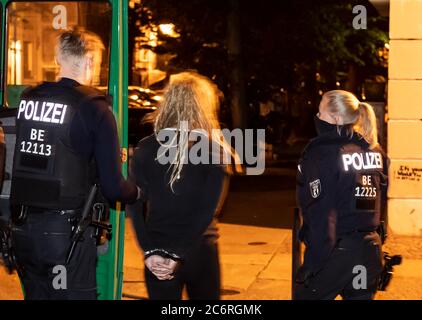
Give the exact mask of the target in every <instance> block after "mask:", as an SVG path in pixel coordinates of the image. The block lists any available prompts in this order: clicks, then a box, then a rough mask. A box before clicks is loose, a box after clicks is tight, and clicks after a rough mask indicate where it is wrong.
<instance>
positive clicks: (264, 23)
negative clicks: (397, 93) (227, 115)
mask: <svg viewBox="0 0 422 320" xmlns="http://www.w3.org/2000/svg"><path fill="white" fill-rule="evenodd" d="M357 4H364V5H365V6H366V7H367V9H368V29H366V30H355V29H353V27H352V21H353V18H354V14H353V11H352V9H353V7H354V6H355V5H357ZM233 5H234V6H237V7H235V8H236V11H235V12H234V11H233V10H231V8H232V6H233ZM131 11H132V13H131V17H132V19H131V20H130V32H131V34H130V37H133V38H135V37H138V38H139V37H142V35H143V33H144V32H145V30H147V29H148V28H150V29H151V28H157V26H158V25H159V24H162V23H170V22H171V23H173V24H174V25H175V26H176V31H177V33H179V34H180V37H178V38H170V37H166V36H165V35H163V34H160V35H159V36H160V37H159V44H158V46H157V47H155V48H152V49H153V50H154V51H155V52H157V53H172V54H173V56H172V59H171V60H170V61H169V65H168V71H169V72H170V73H174V72H178V71H180V70H185V69H195V70H197V71H198V72H200V73H202V74H204V75H206V76H208V77H210V78H211V79H212V80H213V81H215V82H216V83H217V85H218V86H219V88H220V89H221V90H222V91H223V92H224V94H225V96H226V100H229V101H237V102H236V103H234V104H233V103H232V104H231V105H232V106H233V105H234V106H235V108H238V109H232V111H233V110H234V111H235V112H231V114H232V115H235V116H236V118H237V119H234V121H233V122H234V123H235V124H236V125H239V123H242V121H243V120H242V118H244V117H245V114H246V111H247V110H248V109H249V106H251V105H253V103H254V102H258V101H265V100H266V99H268V98H269V97H271V94H272V92H273V91H274V90H279V89H280V88H284V89H285V90H286V91H287V92H289V96H290V105H292V106H293V105H295V104H305V105H307V106H309V108H308V107H305V108H302V109H303V110H304V112H305V113H309V111H310V110H311V109H312V108H313V109H315V107H316V105H317V100H318V99H319V91H320V90H322V91H324V90H327V89H333V88H336V87H338V85H337V84H338V83H340V87H343V88H346V87H347V88H348V89H349V90H352V91H354V92H355V93H359V87H360V84H361V83H362V82H363V80H364V79H365V78H367V77H368V76H370V75H374V74H382V75H386V68H385V65H383V64H382V61H380V58H379V55H378V51H379V50H380V49H381V48H384V45H385V43H386V42H387V41H388V33H387V32H388V20H387V19H385V18H381V17H379V16H378V14H377V12H376V10H375V9H374V8H373V7H372V5H371V4H370V3H369V2H368V1H366V0H365V1H362V0H359V1H358V0H344V1H337V0H284V1H280V0H260V1H255V2H245V1H239V0H230V1H226V0H212V1H210V0H177V1H175V0H142V2H141V4H139V5H137V6H136V7H135V8H134V9H132V10H131ZM143 30H144V31H143ZM236 79H237V80H238V81H240V82H239V83H236V81H237V80H236ZM242 79H243V80H242ZM243 81H244V82H245V87H244V88H245V89H242V88H243V87H242V82H243ZM295 101H296V102H295ZM236 104H237V107H236ZM227 105H230V104H227ZM255 105H256V103H255ZM240 106H241V108H239V107H240ZM225 110H226V111H228V110H230V109H229V108H227V106H226V109H225ZM237 110H241V111H242V114H240V115H239V114H236V111H237Z"/></svg>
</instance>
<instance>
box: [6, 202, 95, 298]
mask: <svg viewBox="0 0 422 320" xmlns="http://www.w3.org/2000/svg"><path fill="white" fill-rule="evenodd" d="M73 218H74V217H73V216H71V215H70V214H69V213H64V214H59V213H58V212H53V211H45V212H43V213H33V212H31V209H28V214H27V218H26V219H25V221H23V223H19V224H15V225H14V227H13V231H12V239H13V245H14V250H15V256H16V261H17V264H18V266H19V270H18V273H19V277H20V280H21V282H22V284H23V288H24V294H25V299H27V300H40V299H42V300H47V299H48V300H50V299H52V300H94V299H96V298H97V290H96V259H97V249H96V243H95V239H93V238H92V237H91V235H92V232H93V230H92V228H88V229H87V230H86V232H85V234H84V237H83V241H81V242H78V244H77V245H76V248H75V251H74V254H73V256H72V259H71V260H70V262H69V264H68V265H66V264H65V262H66V257H67V253H68V250H69V248H70V245H71V234H72V223H71V219H73Z"/></svg>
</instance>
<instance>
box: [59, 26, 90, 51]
mask: <svg viewBox="0 0 422 320" xmlns="http://www.w3.org/2000/svg"><path fill="white" fill-rule="evenodd" d="M89 45H90V41H88V39H87V37H86V35H85V33H84V32H82V31H79V30H76V29H73V30H67V31H64V32H62V33H61V34H60V35H59V37H58V41H57V50H58V52H59V53H60V54H61V55H63V56H64V57H66V58H67V57H73V58H83V57H84V56H85V55H86V54H87V53H88V52H89V51H90V50H89V49H90V48H89Z"/></svg>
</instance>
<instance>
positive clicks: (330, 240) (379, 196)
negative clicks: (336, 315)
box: [294, 117, 387, 299]
mask: <svg viewBox="0 0 422 320" xmlns="http://www.w3.org/2000/svg"><path fill="white" fill-rule="evenodd" d="M315 122H316V127H317V131H318V137H316V138H315V139H313V140H312V141H311V142H310V143H309V145H308V146H307V147H306V148H305V150H304V152H303V154H302V158H301V160H300V163H299V166H298V175H297V200H298V203H299V206H300V208H301V210H302V215H303V223H304V224H303V227H302V229H301V233H300V237H301V239H302V240H303V241H304V243H305V245H306V250H305V256H304V264H303V265H302V267H301V268H300V269H299V271H298V275H297V277H296V287H295V296H294V299H334V298H335V297H336V296H337V295H339V294H340V295H341V296H342V297H343V299H372V298H373V297H374V295H375V293H376V290H377V282H378V277H379V275H380V273H381V270H382V256H381V254H382V252H381V240H380V237H379V235H378V233H377V232H376V230H377V229H378V228H379V226H380V215H381V212H382V211H383V209H384V208H383V206H384V205H385V198H386V190H387V176H386V170H387V163H386V157H385V156H384V153H383V152H382V150H381V149H380V148H379V147H376V148H374V149H372V150H371V149H370V148H369V145H368V143H367V142H366V141H365V140H364V139H363V138H362V137H361V136H360V135H359V134H357V133H354V134H353V135H352V136H351V135H350V134H348V133H347V130H346V129H347V128H346V126H344V127H337V126H336V125H331V124H329V123H327V122H324V121H322V120H320V119H319V118H317V117H316V118H315Z"/></svg>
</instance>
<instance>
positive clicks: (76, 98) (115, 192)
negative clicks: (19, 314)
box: [11, 78, 137, 299]
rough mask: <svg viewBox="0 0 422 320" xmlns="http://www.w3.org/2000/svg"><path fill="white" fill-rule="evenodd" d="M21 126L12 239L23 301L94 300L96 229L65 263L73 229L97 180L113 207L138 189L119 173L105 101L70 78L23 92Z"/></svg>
mask: <svg viewBox="0 0 422 320" xmlns="http://www.w3.org/2000/svg"><path fill="white" fill-rule="evenodd" d="M16 122H17V136H16V146H15V154H14V162H13V176H12V190H11V203H12V205H14V206H16V207H17V210H16V213H15V214H14V222H15V223H14V226H13V229H12V230H13V236H12V237H13V246H14V250H15V254H16V261H17V265H18V273H19V276H20V279H21V281H22V283H23V287H24V291H25V296H26V298H27V299H96V296H97V293H96V257H97V251H96V241H95V239H94V237H92V235H93V230H92V228H91V227H89V228H88V229H87V230H86V232H85V234H84V236H83V240H82V241H81V242H79V243H78V245H77V246H76V249H75V251H74V254H73V256H72V259H71V260H70V262H69V263H68V264H66V263H65V261H66V256H67V253H68V251H69V248H70V244H71V234H72V230H73V227H74V226H75V224H76V223H77V221H78V218H79V217H80V214H81V209H82V207H83V205H84V203H85V201H86V196H87V194H88V192H89V190H90V188H91V187H92V185H93V184H94V183H95V182H96V180H97V174H98V176H99V180H100V185H101V188H102V192H103V194H104V195H105V196H106V197H107V198H108V199H109V200H110V201H115V200H121V201H127V202H131V201H134V200H136V197H137V188H136V186H135V185H134V184H132V183H129V182H126V181H124V179H123V177H122V175H121V171H120V158H119V153H120V150H119V145H118V139H117V129H116V124H115V120H114V117H113V115H112V112H111V110H110V108H109V104H108V103H107V101H106V97H105V96H104V95H102V94H100V92H98V91H97V90H95V89H93V88H89V87H86V86H82V85H80V84H79V83H78V82H76V81H74V80H72V79H68V78H62V79H61V80H60V81H58V82H56V83H47V82H45V83H43V84H41V85H39V86H37V87H34V88H29V89H27V90H26V91H25V92H24V93H23V94H22V97H21V101H20V104H19V107H18V115H17V121H16ZM64 268H65V269H64ZM64 270H65V274H63V272H64Z"/></svg>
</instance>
